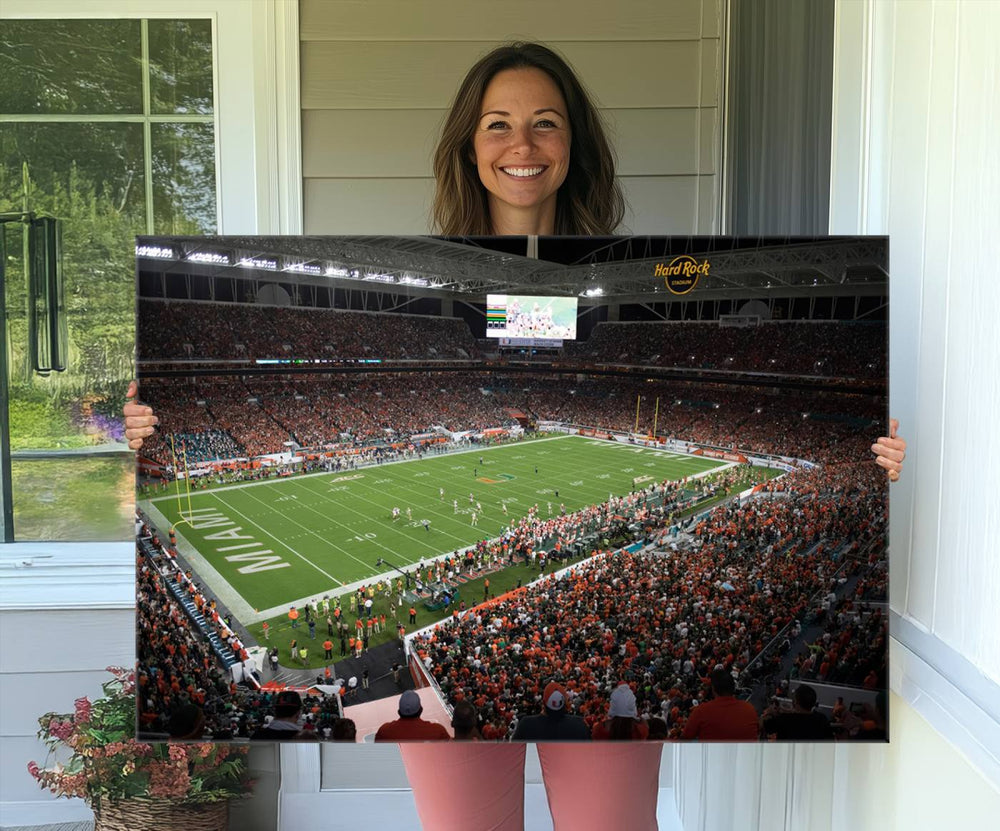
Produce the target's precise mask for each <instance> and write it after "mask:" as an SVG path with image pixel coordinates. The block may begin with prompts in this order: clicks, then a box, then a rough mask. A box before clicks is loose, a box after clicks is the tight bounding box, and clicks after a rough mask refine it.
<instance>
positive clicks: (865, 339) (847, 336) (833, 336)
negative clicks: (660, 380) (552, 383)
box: [565, 321, 886, 378]
mask: <svg viewBox="0 0 1000 831" xmlns="http://www.w3.org/2000/svg"><path fill="white" fill-rule="evenodd" d="M885 337H886V329H885V325H884V324H883V323H881V322H874V323H867V322H845V321H812V322H784V321H782V322H767V323H764V324H762V325H761V326H751V327H726V326H720V325H719V324H718V323H715V322H673V323H671V322H634V323H600V324H598V326H596V327H595V328H594V331H593V332H592V333H591V335H590V337H589V338H588V339H587V340H585V341H574V342H571V343H569V344H568V345H567V346H566V349H565V352H566V355H567V356H568V357H571V358H575V359H578V360H588V361H594V362H600V363H621V364H631V365H639V364H641V365H644V366H646V365H652V366H664V367H666V366H669V367H685V368H690V369H713V370H728V371H739V372H774V373H783V374H792V375H817V376H824V377H833V378H880V377H883V376H884V375H885V357H886V348H885Z"/></svg>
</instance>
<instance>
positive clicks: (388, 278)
mask: <svg viewBox="0 0 1000 831" xmlns="http://www.w3.org/2000/svg"><path fill="white" fill-rule="evenodd" d="M361 279H363V280H368V281H370V282H374V283H395V282H396V278H395V277H393V276H392V275H391V274H379V273H377V272H372V273H370V274H366V275H365V276H364V277H362V278H361Z"/></svg>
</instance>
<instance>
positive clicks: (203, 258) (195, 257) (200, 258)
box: [184, 251, 231, 265]
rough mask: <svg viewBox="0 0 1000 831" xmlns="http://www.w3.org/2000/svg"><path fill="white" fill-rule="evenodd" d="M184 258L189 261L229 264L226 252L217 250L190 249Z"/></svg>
mask: <svg viewBox="0 0 1000 831" xmlns="http://www.w3.org/2000/svg"><path fill="white" fill-rule="evenodd" d="M184 259H186V260H187V261H188V262H189V263H208V264H209V265H230V264H231V261H230V259H229V255H228V254H223V253H221V252H219V251H192V252H191V253H190V254H188V255H187V256H186V257H185V258H184Z"/></svg>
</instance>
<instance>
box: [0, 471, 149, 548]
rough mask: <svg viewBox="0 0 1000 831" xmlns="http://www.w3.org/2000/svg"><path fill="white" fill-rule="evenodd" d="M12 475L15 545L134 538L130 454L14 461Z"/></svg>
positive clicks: (132, 484)
mask: <svg viewBox="0 0 1000 831" xmlns="http://www.w3.org/2000/svg"><path fill="white" fill-rule="evenodd" d="M11 473H12V477H13V486H14V530H15V532H16V533H17V539H18V540H19V541H27V540H62V541H66V542H92V541H99V540H127V539H130V538H131V537H132V536H133V535H134V534H135V526H134V523H133V520H132V516H133V514H132V511H133V506H134V495H135V493H134V486H135V456H134V454H132V453H122V454H119V455H116V456H105V457H96V458H87V457H80V456H66V457H61V458H53V459H46V460H38V459H30V460H26V461H14V462H13V464H12V465H11Z"/></svg>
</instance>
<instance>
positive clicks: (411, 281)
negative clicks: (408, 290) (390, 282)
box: [399, 274, 428, 288]
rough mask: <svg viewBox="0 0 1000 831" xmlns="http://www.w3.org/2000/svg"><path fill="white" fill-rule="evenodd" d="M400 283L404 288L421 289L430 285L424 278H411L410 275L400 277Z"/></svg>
mask: <svg viewBox="0 0 1000 831" xmlns="http://www.w3.org/2000/svg"><path fill="white" fill-rule="evenodd" d="M399 282H400V283H402V284H403V285H404V286H419V287H421V288H424V287H426V286H427V285H428V283H427V281H426V280H425V279H424V278H423V277H411V276H410V275H409V274H406V275H404V276H403V277H400V279H399Z"/></svg>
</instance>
